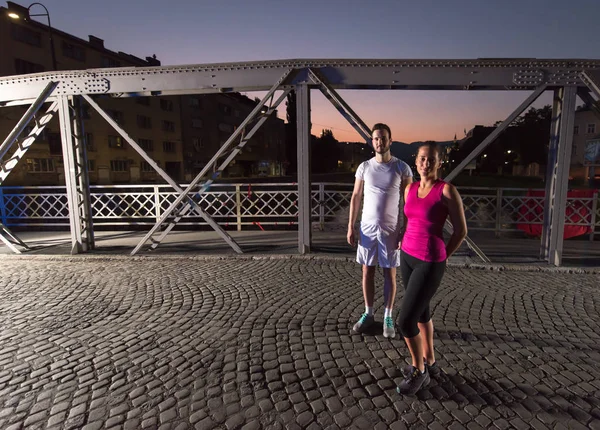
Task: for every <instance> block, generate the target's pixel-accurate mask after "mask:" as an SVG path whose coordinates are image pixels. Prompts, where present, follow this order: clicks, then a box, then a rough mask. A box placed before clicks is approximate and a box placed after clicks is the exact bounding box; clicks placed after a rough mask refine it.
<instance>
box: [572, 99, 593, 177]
mask: <svg viewBox="0 0 600 430" xmlns="http://www.w3.org/2000/svg"><path fill="white" fill-rule="evenodd" d="M595 142H597V143H595ZM589 144H592V145H594V146H598V145H600V118H599V117H598V115H597V114H595V113H594V111H592V110H591V109H589V108H586V107H580V108H578V109H577V112H575V125H574V127H573V148H572V151H571V171H570V176H572V177H573V178H577V179H580V180H584V181H586V180H588V179H589V178H590V174H591V169H590V160H589V157H590V150H589V149H588V156H587V158H588V160H587V161H586V149H587V147H588V145H589ZM592 163H593V161H592ZM596 163H600V160H596ZM595 174H596V175H598V174H600V168H599V167H596V169H595Z"/></svg>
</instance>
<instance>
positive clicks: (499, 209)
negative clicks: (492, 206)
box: [495, 188, 502, 237]
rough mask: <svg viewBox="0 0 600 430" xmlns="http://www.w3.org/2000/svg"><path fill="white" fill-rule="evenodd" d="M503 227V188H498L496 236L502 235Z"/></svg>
mask: <svg viewBox="0 0 600 430" xmlns="http://www.w3.org/2000/svg"><path fill="white" fill-rule="evenodd" d="M501 228H502V188H497V189H496V231H495V233H496V237H500V229H501Z"/></svg>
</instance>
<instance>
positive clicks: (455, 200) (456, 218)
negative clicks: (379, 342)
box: [398, 143, 467, 394]
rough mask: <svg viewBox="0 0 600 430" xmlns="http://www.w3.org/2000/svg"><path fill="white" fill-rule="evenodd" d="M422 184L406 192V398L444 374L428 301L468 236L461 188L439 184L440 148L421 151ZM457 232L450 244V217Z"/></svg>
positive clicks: (430, 146) (403, 313)
mask: <svg viewBox="0 0 600 430" xmlns="http://www.w3.org/2000/svg"><path fill="white" fill-rule="evenodd" d="M416 165H417V171H418V172H419V175H420V176H421V180H420V182H414V183H412V184H411V185H410V186H408V187H406V190H405V192H404V201H405V204H404V216H405V222H406V223H407V224H406V230H405V233H404V236H403V238H402V245H401V249H402V253H401V262H400V272H401V275H402V281H403V284H404V289H405V292H404V299H403V302H402V309H401V311H400V314H399V316H398V325H399V326H400V330H401V332H402V335H403V336H404V340H405V341H406V345H407V346H408V349H409V351H410V354H411V356H412V365H408V366H407V367H406V368H405V369H404V371H403V374H404V377H405V378H404V380H403V381H402V382H401V383H400V385H399V386H398V392H399V393H401V394H414V393H416V392H417V391H419V390H420V389H421V388H423V387H425V386H427V384H429V381H430V374H432V375H434V376H435V375H436V374H437V373H439V366H438V365H437V363H436V361H435V355H434V352H433V323H432V321H431V312H430V310H429V302H430V301H431V298H432V297H433V295H434V294H435V292H436V290H437V288H438V287H439V285H440V282H441V280H442V277H443V275H444V270H445V269H446V260H447V258H448V257H450V256H451V255H452V254H453V253H454V251H456V250H457V249H458V247H459V246H460V244H461V243H462V241H463V239H464V238H465V236H466V235H467V224H466V221H465V214H464V210H463V206H462V200H461V198H460V195H459V194H458V191H457V190H456V188H455V187H454V186H453V185H452V184H449V183H446V182H444V181H442V180H440V179H438V171H439V169H440V167H441V165H442V160H441V153H440V148H439V146H437V145H436V144H435V143H433V144H430V143H426V144H424V145H422V146H421V147H420V148H419V150H418V152H417V160H416ZM448 216H450V221H451V222H452V226H453V227H454V232H453V233H452V236H451V237H450V240H449V241H448V243H447V244H445V243H444V238H443V229H444V223H445V222H446V218H447V217H448Z"/></svg>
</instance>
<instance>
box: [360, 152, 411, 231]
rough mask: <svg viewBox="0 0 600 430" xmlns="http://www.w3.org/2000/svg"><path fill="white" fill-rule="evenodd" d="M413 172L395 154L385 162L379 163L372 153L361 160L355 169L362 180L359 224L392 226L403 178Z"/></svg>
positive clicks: (395, 221)
mask: <svg viewBox="0 0 600 430" xmlns="http://www.w3.org/2000/svg"><path fill="white" fill-rule="evenodd" d="M412 175H413V174H412V170H411V169H410V167H409V166H408V164H406V163H405V162H404V161H402V160H399V159H398V158H396V157H394V156H392V159H391V160H390V161H388V162H387V163H378V162H377V160H376V159H375V157H373V158H371V159H370V160H367V161H364V162H362V163H361V164H360V166H358V169H357V170H356V178H358V179H362V180H363V181H364V182H365V184H364V191H363V194H364V198H365V200H364V203H363V212H362V219H361V224H365V225H384V226H387V227H392V228H394V227H395V226H396V224H397V223H398V215H399V214H398V205H399V203H400V187H401V184H402V178H403V177H404V178H406V177H412Z"/></svg>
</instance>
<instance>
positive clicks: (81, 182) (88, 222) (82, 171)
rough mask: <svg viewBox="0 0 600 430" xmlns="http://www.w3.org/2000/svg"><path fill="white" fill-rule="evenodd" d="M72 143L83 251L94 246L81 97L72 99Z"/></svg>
mask: <svg viewBox="0 0 600 430" xmlns="http://www.w3.org/2000/svg"><path fill="white" fill-rule="evenodd" d="M73 130H74V131H75V134H74V139H73V143H74V144H75V165H76V166H77V173H78V184H77V191H78V193H79V205H80V206H79V214H80V220H81V222H82V226H83V234H85V240H84V242H83V246H84V251H89V250H91V249H94V248H95V247H96V245H95V240H94V221H93V216H92V197H91V195H90V177H89V174H88V158H87V141H86V138H85V129H84V127H83V108H82V104H81V98H80V97H75V98H74V99H73Z"/></svg>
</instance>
